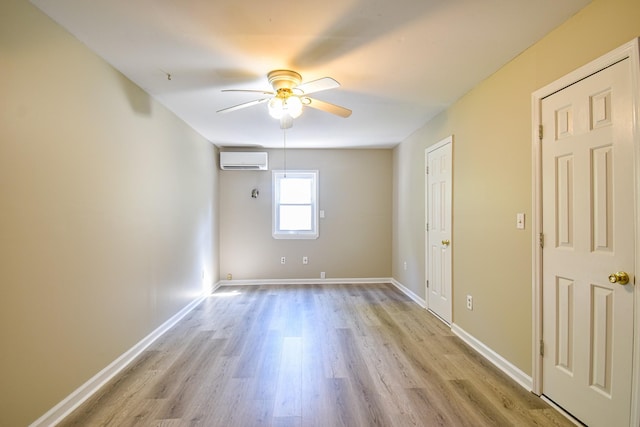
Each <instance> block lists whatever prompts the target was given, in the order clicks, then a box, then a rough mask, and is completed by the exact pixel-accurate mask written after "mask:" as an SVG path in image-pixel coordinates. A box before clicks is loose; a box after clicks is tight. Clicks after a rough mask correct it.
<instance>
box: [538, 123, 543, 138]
mask: <svg viewBox="0 0 640 427" xmlns="http://www.w3.org/2000/svg"><path fill="white" fill-rule="evenodd" d="M543 129H544V128H543V127H542V125H538V138H539V139H540V141H542V137H543V135H544V130H543Z"/></svg>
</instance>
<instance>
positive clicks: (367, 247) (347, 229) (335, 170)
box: [220, 149, 392, 280]
mask: <svg viewBox="0 0 640 427" xmlns="http://www.w3.org/2000/svg"><path fill="white" fill-rule="evenodd" d="M283 159H284V155H283V151H282V150H269V169H272V170H273V169H282V168H283ZM391 159H392V152H391V150H365V149H363V150H287V169H288V170H293V169H314V170H318V171H319V179H320V189H319V197H320V209H322V210H324V211H325V218H324V219H320V237H319V238H318V239H315V240H276V239H274V238H273V237H272V236H271V228H272V226H271V209H272V204H271V197H272V195H271V171H263V172H259V171H222V172H221V173H220V247H221V248H222V249H221V252H220V273H221V278H222V279H224V278H225V277H226V275H227V274H229V273H230V274H232V275H233V279H234V280H236V279H292V278H304V279H307V278H319V277H320V272H321V271H324V272H326V277H327V279H329V278H378V277H390V276H391V188H392V185H391V182H392V172H391ZM253 188H258V189H259V190H260V196H259V197H258V198H257V199H252V198H251V190H252V189H253ZM282 256H284V257H286V258H287V263H286V264H285V265H281V264H280V257H282ZM303 256H308V257H309V264H308V265H303V264H302V257H303Z"/></svg>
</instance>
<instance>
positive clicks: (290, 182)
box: [280, 178, 311, 204]
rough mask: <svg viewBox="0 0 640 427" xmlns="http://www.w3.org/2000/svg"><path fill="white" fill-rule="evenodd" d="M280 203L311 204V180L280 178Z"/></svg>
mask: <svg viewBox="0 0 640 427" xmlns="http://www.w3.org/2000/svg"><path fill="white" fill-rule="evenodd" d="M280 203H283V204H306V203H311V180H310V179H305V178H282V179H281V180H280Z"/></svg>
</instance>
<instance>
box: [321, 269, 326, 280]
mask: <svg viewBox="0 0 640 427" xmlns="http://www.w3.org/2000/svg"><path fill="white" fill-rule="evenodd" d="M320 278H321V279H324V278H325V275H324V271H321V272H320Z"/></svg>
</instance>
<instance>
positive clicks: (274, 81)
mask: <svg viewBox="0 0 640 427" xmlns="http://www.w3.org/2000/svg"><path fill="white" fill-rule="evenodd" d="M267 78H268V79H269V84H270V85H271V87H273V89H274V90H275V91H278V89H283V88H286V89H291V88H294V87H296V86H298V85H299V84H300V83H301V82H302V76H301V75H300V74H298V73H296V72H295V71H291V70H273V71H270V72H269V74H267Z"/></svg>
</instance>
